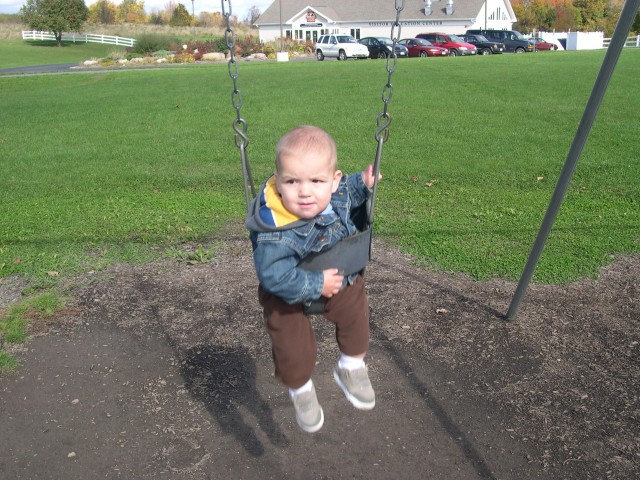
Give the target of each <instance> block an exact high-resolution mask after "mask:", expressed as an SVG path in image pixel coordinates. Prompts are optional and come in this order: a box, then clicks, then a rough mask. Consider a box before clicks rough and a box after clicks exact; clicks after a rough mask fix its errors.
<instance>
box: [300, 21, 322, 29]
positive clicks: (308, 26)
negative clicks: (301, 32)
mask: <svg viewBox="0 0 640 480" xmlns="http://www.w3.org/2000/svg"><path fill="white" fill-rule="evenodd" d="M321 26H322V23H320V22H315V23H301V24H300V28H319V27H321Z"/></svg>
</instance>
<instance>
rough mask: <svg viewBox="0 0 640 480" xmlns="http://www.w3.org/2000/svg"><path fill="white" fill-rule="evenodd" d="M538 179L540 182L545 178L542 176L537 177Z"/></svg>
mask: <svg viewBox="0 0 640 480" xmlns="http://www.w3.org/2000/svg"><path fill="white" fill-rule="evenodd" d="M536 180H538V181H539V182H541V181H542V180H544V177H542V176H540V177H536Z"/></svg>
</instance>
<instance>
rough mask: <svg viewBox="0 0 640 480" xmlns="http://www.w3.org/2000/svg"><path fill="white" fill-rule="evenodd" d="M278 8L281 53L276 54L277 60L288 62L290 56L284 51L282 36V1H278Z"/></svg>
mask: <svg viewBox="0 0 640 480" xmlns="http://www.w3.org/2000/svg"><path fill="white" fill-rule="evenodd" d="M278 6H279V7H280V51H279V52H277V53H276V60H277V61H278V62H288V61H289V54H288V53H287V52H285V51H284V38H283V35H282V0H278Z"/></svg>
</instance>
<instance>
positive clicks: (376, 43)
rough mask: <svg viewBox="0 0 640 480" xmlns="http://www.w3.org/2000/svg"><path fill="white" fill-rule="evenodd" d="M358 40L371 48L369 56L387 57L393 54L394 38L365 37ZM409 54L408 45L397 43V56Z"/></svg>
mask: <svg viewBox="0 0 640 480" xmlns="http://www.w3.org/2000/svg"><path fill="white" fill-rule="evenodd" d="M358 42H359V43H361V44H362V45H364V46H365V47H367V48H368V49H369V58H387V57H389V56H391V54H392V50H391V49H392V48H393V40H392V39H391V38H389V37H364V38H361V39H360V40H358ZM408 56H409V51H408V50H407V47H405V46H404V45H400V44H398V43H396V57H408Z"/></svg>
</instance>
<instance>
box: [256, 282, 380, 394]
mask: <svg viewBox="0 0 640 480" xmlns="http://www.w3.org/2000/svg"><path fill="white" fill-rule="evenodd" d="M258 298H259V300H260V305H262V308H263V309H264V320H265V325H266V327H267V331H268V332H269V336H270V337H271V348H272V354H273V363H274V365H275V375H276V378H277V379H278V380H279V381H280V382H281V383H282V384H284V385H285V386H287V387H289V388H299V387H301V386H302V385H304V384H305V383H306V382H307V381H308V380H309V379H310V378H311V374H312V372H313V368H314V367H315V364H316V358H317V343H316V336H315V333H314V331H313V327H312V325H311V321H310V320H309V317H307V316H306V315H305V314H304V313H303V311H302V305H301V304H294V305H290V304H288V303H286V302H285V301H284V300H282V299H281V298H280V297H276V296H275V295H272V294H270V293H269V292H267V291H266V290H264V289H263V288H262V287H258ZM323 300H324V316H325V318H326V319H327V320H329V321H330V322H333V323H334V324H335V326H336V340H337V341H338V348H340V351H341V352H342V353H344V354H345V355H352V356H355V355H360V354H362V353H366V351H367V350H368V348H369V305H368V302H367V296H366V294H365V292H364V280H363V279H362V277H360V276H358V277H357V278H356V281H355V282H354V283H353V285H347V286H346V287H345V288H343V289H342V290H340V292H339V293H338V294H337V295H334V296H333V297H331V298H323Z"/></svg>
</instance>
